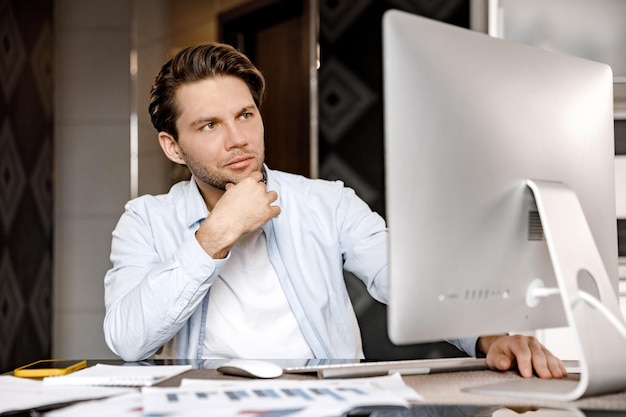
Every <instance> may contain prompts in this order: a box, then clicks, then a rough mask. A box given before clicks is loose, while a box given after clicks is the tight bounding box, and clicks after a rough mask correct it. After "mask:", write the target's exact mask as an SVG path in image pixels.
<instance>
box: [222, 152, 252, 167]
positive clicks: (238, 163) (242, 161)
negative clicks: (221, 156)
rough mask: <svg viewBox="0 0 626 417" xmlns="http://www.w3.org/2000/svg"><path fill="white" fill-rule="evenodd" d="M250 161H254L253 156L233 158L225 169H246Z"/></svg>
mask: <svg viewBox="0 0 626 417" xmlns="http://www.w3.org/2000/svg"><path fill="white" fill-rule="evenodd" d="M252 161H254V156H253V155H241V156H238V157H236V158H233V159H232V160H231V161H230V162H228V163H227V164H226V167H227V168H231V169H241V168H246V167H247V166H248V165H250V163H251V162H252Z"/></svg>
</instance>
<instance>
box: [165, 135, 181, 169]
mask: <svg viewBox="0 0 626 417" xmlns="http://www.w3.org/2000/svg"><path fill="white" fill-rule="evenodd" d="M159 144H160V145H161V149H163V153H164V154H165V156H167V157H168V159H169V160H170V161H172V162H175V163H177V164H181V165H185V160H184V159H183V157H182V155H181V152H180V148H179V147H178V142H177V141H176V139H174V137H173V136H172V135H170V134H169V133H167V132H159Z"/></svg>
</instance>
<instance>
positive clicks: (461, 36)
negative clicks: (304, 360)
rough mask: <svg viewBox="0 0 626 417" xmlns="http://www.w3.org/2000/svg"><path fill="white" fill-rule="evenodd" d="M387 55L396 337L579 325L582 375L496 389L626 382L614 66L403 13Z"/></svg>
mask: <svg viewBox="0 0 626 417" xmlns="http://www.w3.org/2000/svg"><path fill="white" fill-rule="evenodd" d="M383 58H384V59H383V74H384V120H385V186H386V216H387V222H388V227H389V234H390V248H389V250H390V276H391V278H390V299H389V307H388V312H389V314H388V317H389V323H388V324H389V336H390V339H391V340H392V341H393V342H394V343H396V344H407V343H417V342H427V341H434V340H442V339H449V338H457V337H466V336H476V335H485V334H495V333H501V332H517V331H526V330H535V329H543V328H550V327H559V326H570V327H571V328H573V330H574V335H575V339H576V343H577V344H578V345H579V351H580V353H581V358H580V362H581V377H580V381H572V380H568V381H557V382H558V384H556V385H555V384H553V383H554V382H555V381H535V380H533V381H532V382H533V384H532V386H529V387H527V389H520V388H519V387H513V388H511V387H503V386H498V387H497V388H494V389H493V390H491V389H490V391H489V392H496V391H500V390H503V392H504V393H506V394H509V395H525V396H527V395H533V396H537V397H541V398H550V399H557V400H571V399H576V398H579V397H581V396H583V395H592V394H596V393H601V392H610V391H615V390H623V389H626V373H625V372H624V369H626V332H625V331H624V329H623V318H621V314H620V311H619V306H618V302H617V296H616V292H615V290H616V287H617V265H618V260H617V231H616V214H615V190H614V181H615V180H614V176H615V173H614V165H613V162H614V139H613V98H612V81H613V80H612V73H611V69H610V67H608V66H607V65H604V64H600V63H596V62H592V61H587V60H583V59H580V58H575V57H570V56H565V55H560V54H557V53H553V52H548V51H545V50H542V49H539V48H534V47H531V46H527V45H522V44H516V43H513V42H508V41H505V40H502V39H496V38H491V37H489V36H487V35H485V34H482V33H478V32H473V31H470V30H467V29H463V28H460V27H456V26H452V25H448V24H445V23H441V22H437V21H433V20H429V19H426V18H422V17H419V16H415V15H411V14H408V13H405V12H400V11H396V10H391V11H388V12H387V13H386V14H385V16H384V18H383ZM540 291H543V293H544V295H546V297H544V298H540V297H539V296H538V295H539V294H540ZM552 293H555V295H552V296H550V295H549V294H552ZM594 300H596V301H597V300H601V304H600V303H597V302H595V303H594ZM620 326H621V327H620ZM544 383H547V384H549V386H545V385H544ZM529 390H530V391H534V393H532V394H531V393H529V392H528V391H529Z"/></svg>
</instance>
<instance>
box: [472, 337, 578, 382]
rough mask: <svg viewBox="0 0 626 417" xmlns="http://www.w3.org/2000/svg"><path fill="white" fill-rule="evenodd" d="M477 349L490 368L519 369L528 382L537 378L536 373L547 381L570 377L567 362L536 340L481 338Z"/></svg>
mask: <svg viewBox="0 0 626 417" xmlns="http://www.w3.org/2000/svg"><path fill="white" fill-rule="evenodd" d="M477 347H478V349H479V350H480V351H481V352H483V353H485V354H486V355H487V366H489V368H491V369H494V370H498V371H506V370H509V369H513V368H514V367H517V369H518V371H519V373H520V375H521V376H523V377H524V378H530V377H531V376H533V371H534V373H535V374H536V375H537V376H538V377H540V378H546V379H550V378H563V377H565V376H567V370H566V369H565V365H563V362H561V360H560V359H559V358H557V357H556V356H554V355H553V354H552V352H550V351H549V350H548V349H547V348H546V347H545V346H543V345H542V344H541V343H539V341H538V340H537V339H536V338H535V337H533V336H523V335H514V336H509V335H498V336H481V337H479V338H478V343H477Z"/></svg>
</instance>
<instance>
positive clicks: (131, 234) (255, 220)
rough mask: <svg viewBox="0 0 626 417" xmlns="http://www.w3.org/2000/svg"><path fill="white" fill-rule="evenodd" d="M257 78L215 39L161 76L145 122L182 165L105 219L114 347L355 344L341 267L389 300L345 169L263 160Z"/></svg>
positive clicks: (371, 228) (538, 359) (377, 242)
mask: <svg viewBox="0 0 626 417" xmlns="http://www.w3.org/2000/svg"><path fill="white" fill-rule="evenodd" d="M264 91H265V82H264V79H263V76H262V75H261V73H260V72H259V71H258V69H257V68H255V67H254V66H253V65H252V64H251V63H250V61H249V60H248V59H247V58H246V57H245V56H244V55H243V54H241V53H239V52H238V51H236V50H235V49H234V48H232V47H230V46H227V45H223V44H219V43H210V44H206V45H199V46H194V47H189V48H186V49H184V50H182V51H180V52H179V53H178V54H177V55H176V56H175V57H174V58H173V59H172V60H170V61H169V62H167V63H166V64H165V65H164V66H163V68H162V69H161V71H160V73H159V74H158V75H157V77H156V80H155V83H154V85H153V87H152V92H151V102H150V106H149V111H150V115H151V118H152V123H153V125H154V126H155V128H156V130H157V132H158V137H159V143H160V145H161V148H162V149H163V152H164V153H165V155H166V156H167V157H168V158H169V159H170V160H172V161H174V162H176V163H178V164H182V165H186V166H187V167H188V168H189V170H190V171H191V174H192V178H191V180H190V181H184V182H181V183H178V184H176V185H174V186H173V187H172V189H171V190H170V191H169V193H168V194H165V195H160V196H143V197H140V198H138V199H135V200H133V201H130V202H129V203H128V204H127V206H126V212H125V213H124V215H123V216H122V217H121V219H120V221H119V223H118V225H117V227H116V229H115V231H114V232H113V241H112V250H111V261H112V262H113V268H112V269H111V270H110V271H109V272H108V273H107V275H106V277H105V304H106V317H105V320H104V332H105V338H106V341H107V344H108V345H109V347H110V348H111V350H113V352H115V353H116V354H117V355H119V356H120V357H122V358H123V359H125V360H139V359H144V358H147V357H150V356H152V355H155V354H157V356H158V357H170V358H198V359H199V358H216V357H223V358H228V357H248V358H280V359H290V358H300V359H302V358H362V357H363V352H362V347H361V337H360V332H359V328H358V324H357V321H356V317H355V314H354V311H353V309H352V305H351V303H350V299H349V297H348V293H347V290H346V287H345V284H344V280H343V270H344V269H345V270H348V271H350V272H352V273H353V274H354V275H356V276H357V277H359V278H360V279H361V280H362V281H363V282H364V283H365V284H366V286H367V288H368V291H369V292H370V294H371V295H372V296H373V297H374V298H376V299H377V300H379V301H381V302H386V301H387V292H388V265H387V264H388V259H387V253H386V251H387V229H386V226H385V222H384V220H383V219H382V218H381V217H380V216H379V215H378V214H376V213H374V212H372V211H371V210H370V209H369V207H368V206H367V205H366V204H365V203H364V202H363V201H362V200H360V199H359V198H358V197H357V196H356V195H355V193H354V192H353V191H352V190H350V189H349V188H346V187H344V186H343V184H342V183H341V182H331V181H323V180H311V179H307V178H304V177H301V176H296V175H292V174H288V173H284V172H279V171H273V170H271V169H269V168H268V167H267V166H265V165H264V129H263V121H262V118H261V114H260V112H259V108H260V106H261V103H262V100H263V95H264ZM285 117H289V111H288V109H287V111H286V112H285ZM451 342H452V343H454V344H455V345H456V346H458V347H459V348H461V349H463V350H465V351H466V352H467V353H469V354H470V355H480V354H486V357H487V363H488V364H489V366H490V367H492V368H494V369H510V368H512V367H514V366H517V367H518V369H519V371H520V373H521V374H522V375H523V376H531V375H532V373H533V370H534V371H535V372H536V373H537V374H538V375H539V376H541V377H545V378H550V377H561V376H564V375H565V369H564V367H563V364H562V363H561V361H559V360H558V359H557V358H555V357H554V356H553V355H552V354H551V353H550V352H549V351H547V350H546V349H545V348H544V347H543V346H542V345H541V344H539V343H538V342H537V340H536V339H534V338H532V337H524V336H489V337H480V338H478V339H477V338H471V339H461V340H455V341H451Z"/></svg>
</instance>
